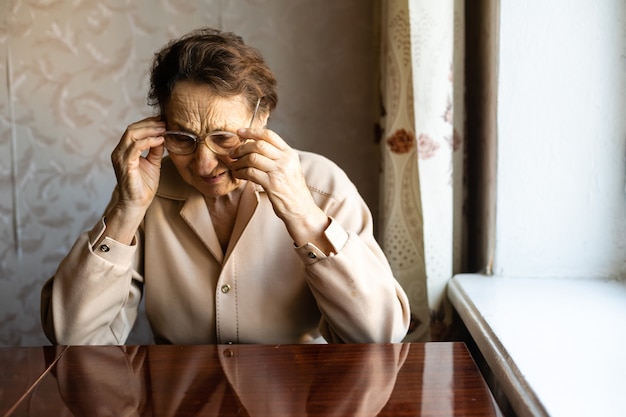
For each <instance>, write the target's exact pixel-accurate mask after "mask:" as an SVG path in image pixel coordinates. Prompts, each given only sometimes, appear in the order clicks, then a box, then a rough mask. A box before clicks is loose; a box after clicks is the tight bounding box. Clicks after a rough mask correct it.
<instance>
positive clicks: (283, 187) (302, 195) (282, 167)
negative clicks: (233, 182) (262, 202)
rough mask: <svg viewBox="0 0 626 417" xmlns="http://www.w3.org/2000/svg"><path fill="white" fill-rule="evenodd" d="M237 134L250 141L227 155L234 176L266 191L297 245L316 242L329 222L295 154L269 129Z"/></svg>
mask: <svg viewBox="0 0 626 417" xmlns="http://www.w3.org/2000/svg"><path fill="white" fill-rule="evenodd" d="M237 134H238V135H239V136H240V137H242V138H246V139H249V140H247V141H245V142H244V143H243V144H242V145H241V146H240V147H239V148H237V149H236V150H235V151H233V152H232V153H231V155H230V157H231V158H233V159H234V162H233V163H232V164H231V165H230V168H231V170H232V173H233V175H234V176H235V177H236V178H240V179H243V180H248V181H252V182H254V183H256V184H259V185H260V186H262V187H263V189H265V192H266V193H267V195H268V197H269V199H270V202H271V203H272V206H273V208H274V212H275V213H276V215H277V216H278V217H279V218H280V219H282V220H283V222H285V225H286V226H287V229H288V231H289V233H290V234H291V236H292V238H293V239H294V240H295V242H296V244H298V245H301V244H304V243H307V242H311V241H313V240H317V239H315V236H319V235H321V234H322V233H323V231H324V230H325V229H326V227H328V222H329V220H328V217H327V216H326V214H325V213H324V212H323V211H322V210H321V209H320V208H319V207H318V206H317V205H316V204H315V201H314V200H313V197H312V196H311V192H310V191H309V189H308V187H307V184H306V181H305V179H304V175H303V173H302V168H301V166H300V158H299V156H298V153H297V152H296V151H295V150H294V149H293V148H291V147H290V146H289V145H288V144H287V143H286V142H285V141H284V140H283V139H282V138H281V137H280V136H278V135H277V134H276V133H275V132H273V131H271V130H269V129H240V130H239V131H238V132H237ZM311 234H313V235H314V236H311Z"/></svg>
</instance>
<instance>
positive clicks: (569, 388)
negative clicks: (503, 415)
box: [448, 274, 626, 417]
mask: <svg viewBox="0 0 626 417" xmlns="http://www.w3.org/2000/svg"><path fill="white" fill-rule="evenodd" d="M448 296H449V298H450V301H451V302H452V304H453V306H454V308H455V309H456V311H457V312H458V313H459V316H460V317H461V318H462V320H463V322H464V324H465V326H466V327H467V329H468V330H469V332H470V334H471V336H472V338H473V339H474V341H475V342H476V345H477V346H478V348H479V349H480V351H481V354H482V355H483V356H484V358H485V361H486V362H487V364H488V365H489V367H490V370H491V372H492V373H493V374H494V376H495V378H496V380H497V381H498V383H499V384H500V385H501V388H502V390H503V391H504V394H505V395H506V396H507V399H508V401H509V402H510V403H511V406H512V408H513V409H514V410H515V412H516V414H517V415H518V416H520V417H522V416H548V415H550V416H568V417H569V416H590V415H596V416H604V417H608V416H617V415H620V416H621V415H623V413H624V396H625V395H626V283H624V282H617V281H605V280H600V279H546V278H506V277H490V276H484V275H479V274H462V275H457V276H455V277H454V278H453V279H452V280H451V281H450V283H449V285H448Z"/></svg>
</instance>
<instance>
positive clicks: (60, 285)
mask: <svg viewBox="0 0 626 417" xmlns="http://www.w3.org/2000/svg"><path fill="white" fill-rule="evenodd" d="M105 230H106V225H105V220H104V219H103V220H101V221H100V222H99V224H97V225H96V226H95V227H94V229H93V230H92V231H90V232H85V233H83V234H82V235H81V236H80V237H79V238H78V240H77V241H76V243H75V244H74V246H73V247H72V249H71V250H70V252H69V253H68V255H67V256H66V257H65V258H64V259H63V260H62V261H61V263H60V265H59V267H58V269H57V271H56V273H55V275H54V276H53V277H52V278H50V279H49V280H48V281H47V282H46V283H45V285H44V287H43V288H42V292H41V321H42V326H43V329H44V333H45V334H46V336H47V337H48V339H49V340H50V341H51V342H52V343H54V344H61V345H86V344H91V345H104V344H115V345H121V344H124V342H125V341H126V339H127V337H128V334H129V333H130V330H131V329H132V327H133V324H134V322H135V319H136V317H137V309H138V306H139V302H140V300H141V295H142V287H143V277H142V276H141V275H140V274H139V273H138V272H136V271H137V270H138V265H139V257H138V254H139V252H140V251H139V246H140V243H141V240H140V234H139V233H137V235H136V236H135V241H134V242H133V245H130V246H127V245H123V244H121V243H119V242H116V241H114V240H112V239H110V238H108V237H105V238H104V239H102V242H100V243H99V244H98V247H94V242H98V241H99V240H100V238H101V236H102V235H103V234H104V232H105Z"/></svg>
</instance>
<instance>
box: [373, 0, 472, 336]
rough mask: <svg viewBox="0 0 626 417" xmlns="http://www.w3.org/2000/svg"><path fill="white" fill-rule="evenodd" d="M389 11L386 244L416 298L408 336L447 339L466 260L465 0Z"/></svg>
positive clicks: (421, 1)
mask: <svg viewBox="0 0 626 417" xmlns="http://www.w3.org/2000/svg"><path fill="white" fill-rule="evenodd" d="M381 7H382V22H381V26H382V31H381V35H382V42H381V54H382V56H381V89H382V101H383V115H382V120H381V126H382V134H383V140H382V141H381V147H382V161H383V163H382V183H381V193H382V195H381V202H382V203H381V216H380V218H381V221H380V223H381V225H382V229H381V230H380V236H381V242H382V245H383V248H384V250H385V252H386V254H387V256H388V258H389V261H390V263H391V265H392V268H393V269H394V272H395V274H396V277H397V279H398V280H399V281H400V283H401V284H402V285H403V287H404V288H405V290H406V292H407V294H408V295H409V299H410V303H411V310H412V324H411V329H410V331H409V334H408V335H407V337H406V340H407V341H426V340H432V339H434V340H438V339H443V338H445V333H446V329H447V327H448V325H449V324H450V320H451V318H450V316H451V315H450V308H449V306H448V304H447V302H446V298H445V288H446V284H447V281H448V280H449V279H450V278H451V277H452V276H453V274H454V273H455V272H458V270H459V269H460V267H461V263H462V253H461V249H462V246H463V245H462V238H463V233H462V231H463V216H462V209H463V207H462V204H463V133H464V124H465V122H464V117H463V114H464V111H463V87H462V86H463V44H462V43H463V13H464V10H463V1H462V0H442V1H437V2H433V1H428V0H389V1H385V2H382V3H381Z"/></svg>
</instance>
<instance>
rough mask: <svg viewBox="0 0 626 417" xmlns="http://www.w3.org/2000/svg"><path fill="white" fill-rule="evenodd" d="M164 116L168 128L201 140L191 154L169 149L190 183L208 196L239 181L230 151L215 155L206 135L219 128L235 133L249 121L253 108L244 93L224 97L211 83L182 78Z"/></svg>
mask: <svg viewBox="0 0 626 417" xmlns="http://www.w3.org/2000/svg"><path fill="white" fill-rule="evenodd" d="M165 117H166V120H167V129H168V130H177V131H182V132H188V133H193V134H194V135H196V136H198V137H199V138H200V141H201V143H198V145H197V147H196V150H195V152H194V153H192V154H191V155H175V154H171V153H170V158H171V159H172V162H174V165H175V166H176V168H177V169H178V172H179V173H180V175H181V176H182V178H183V179H184V180H185V182H186V183H187V184H190V185H191V186H193V187H195V188H196V189H197V190H198V191H200V192H201V193H202V194H203V195H205V196H206V197H208V198H217V197H220V196H224V195H226V194H228V193H230V192H231V191H233V190H234V189H236V188H237V187H238V186H239V185H240V180H238V179H236V178H234V177H233V176H232V173H231V171H230V168H229V162H230V158H229V157H228V155H216V154H215V153H214V152H213V151H212V150H210V149H209V148H208V147H207V146H206V145H205V143H204V138H205V136H206V135H207V134H208V133H209V132H213V131H216V130H223V131H227V132H233V133H236V132H237V129H240V128H242V127H245V128H247V127H248V126H249V125H250V119H251V118H252V111H251V110H250V109H249V108H248V106H247V104H246V102H245V99H244V97H243V96H235V97H231V98H223V97H219V96H216V95H215V94H214V93H213V91H212V89H211V88H210V87H208V86H204V85H198V84H193V83H189V82H184V81H182V82H179V83H177V84H176V85H175V86H174V89H173V91H172V95H171V98H170V101H169V103H168V105H167V106H166V108H165ZM254 125H255V126H257V125H258V124H257V121H255V124H254Z"/></svg>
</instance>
